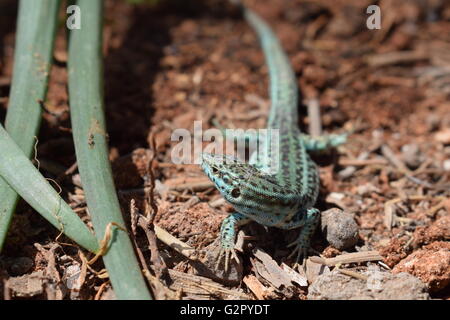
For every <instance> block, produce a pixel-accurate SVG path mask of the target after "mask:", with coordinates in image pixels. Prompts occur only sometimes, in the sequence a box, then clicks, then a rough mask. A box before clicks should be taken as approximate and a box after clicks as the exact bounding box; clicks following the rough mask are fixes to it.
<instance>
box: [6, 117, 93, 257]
mask: <svg viewBox="0 0 450 320" xmlns="http://www.w3.org/2000/svg"><path fill="white" fill-rule="evenodd" d="M0 150H1V151H2V152H1V154H0V176H1V177H2V178H3V179H4V180H5V181H6V182H7V183H8V184H9V185H10V186H11V187H12V188H13V189H14V190H15V191H16V192H17V193H19V194H20V196H21V197H22V198H23V199H24V200H25V201H26V202H27V203H28V204H30V205H31V206H32V207H33V208H34V209H35V210H36V211H37V212H39V213H40V214H41V215H42V216H43V217H44V218H45V219H47V220H48V221H49V222H50V223H51V224H53V225H54V226H55V227H56V228H58V229H59V230H60V231H61V232H64V233H65V234H66V235H67V236H68V237H69V238H71V239H72V240H74V241H75V242H77V243H78V244H79V245H81V246H83V247H84V248H86V249H88V250H89V251H91V252H96V251H97V250H98V243H97V239H96V238H95V236H94V234H93V233H92V232H91V231H90V230H89V228H88V227H87V226H86V225H85V224H84V223H83V221H81V219H80V218H79V217H78V216H77V214H76V213H75V212H73V210H72V209H71V208H70V207H69V205H68V204H67V203H66V202H65V201H64V200H63V199H62V198H61V197H60V196H59V194H58V193H57V192H56V191H55V189H53V188H52V186H51V185H50V183H49V182H48V181H47V180H46V179H45V178H44V177H43V176H42V174H41V173H40V172H39V170H38V169H37V168H36V167H35V166H34V165H33V163H32V162H31V161H30V160H29V159H28V158H27V157H26V156H25V154H24V153H23V151H22V150H21V149H20V148H19V146H18V145H17V144H16V143H15V142H14V141H13V140H12V139H11V137H10V136H9V135H8V133H7V132H6V130H5V129H4V128H3V126H2V125H0Z"/></svg>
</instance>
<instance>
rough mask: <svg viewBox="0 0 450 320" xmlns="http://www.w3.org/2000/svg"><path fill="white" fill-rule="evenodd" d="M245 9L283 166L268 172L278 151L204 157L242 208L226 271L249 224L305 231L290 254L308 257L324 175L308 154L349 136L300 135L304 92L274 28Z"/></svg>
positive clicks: (230, 235) (226, 248) (228, 235)
mask: <svg viewBox="0 0 450 320" xmlns="http://www.w3.org/2000/svg"><path fill="white" fill-rule="evenodd" d="M241 8H242V12H243V15H244V17H245V19H246V20H247V22H248V23H249V24H250V25H251V26H252V27H253V29H254V30H255V31H256V33H257V35H258V37H259V40H260V43H261V46H262V49H263V52H264V55H265V58H266V62H267V64H268V68H269V75H270V98H271V104H272V105H271V109H270V114H269V118H268V124H267V127H268V129H278V130H279V131H278V132H279V137H280V141H279V150H278V152H279V155H280V165H279V170H277V172H276V173H274V174H267V170H265V169H267V166H268V161H267V160H268V159H267V158H271V157H272V156H273V154H271V152H273V151H271V152H267V151H266V152H264V151H263V152H262V153H261V152H259V154H258V155H256V153H254V154H253V155H252V156H251V158H250V161H249V163H245V162H243V161H240V160H238V159H237V158H234V157H231V156H226V155H217V154H214V155H213V154H207V153H204V154H203V155H202V160H203V161H202V169H203V170H204V172H205V173H206V174H207V176H208V177H209V178H210V179H211V180H212V181H213V183H214V184H215V186H216V188H217V189H218V190H219V191H220V193H221V194H222V196H223V197H224V198H225V199H226V200H227V201H228V202H229V203H230V204H231V205H233V207H234V208H235V210H236V212H235V213H233V214H231V215H229V216H228V217H227V218H225V219H224V221H223V222H222V225H221V228H220V245H221V250H220V253H219V256H218V258H217V263H216V268H217V267H218V265H219V263H220V261H222V259H223V257H224V256H225V264H224V268H225V270H227V269H228V263H229V257H230V255H233V256H234V257H236V256H235V252H234V245H235V244H234V242H235V234H236V230H237V228H238V227H239V226H241V225H243V224H245V223H248V222H249V221H256V222H258V223H260V224H262V225H265V226H269V227H277V228H281V229H293V228H299V227H302V229H301V231H300V235H299V237H298V239H297V240H296V241H294V242H293V243H291V244H290V245H289V246H288V247H290V246H294V245H295V249H294V251H293V252H292V254H291V255H290V256H293V255H295V254H297V260H296V261H297V262H298V261H300V260H301V258H302V257H303V258H304V257H306V256H307V254H308V250H309V243H310V238H311V235H312V234H313V232H314V230H315V229H316V227H317V224H318V222H319V217H320V212H319V210H318V209H316V208H314V207H313V206H314V204H315V202H316V198H317V196H318V192H319V183H320V182H319V175H318V171H317V166H316V164H315V163H314V162H313V161H312V160H311V158H310V157H309V155H308V153H307V151H315V150H324V149H327V148H329V147H333V146H337V145H339V144H341V143H343V142H345V140H346V135H345V134H343V135H328V136H322V137H319V138H312V137H310V136H308V135H305V134H303V133H301V132H300V130H299V128H298V126H297V119H298V113H297V106H298V91H297V85H296V78H295V74H294V72H293V70H292V68H291V66H290V63H289V60H288V58H287V56H286V54H285V53H284V51H283V49H282V47H281V45H280V43H279V42H278V40H277V38H276V36H275V34H274V33H273V31H272V30H271V29H270V27H269V26H268V25H267V24H266V23H265V22H264V21H263V20H262V19H261V18H260V17H259V16H258V15H257V14H256V13H254V12H253V11H251V10H250V9H248V8H246V7H244V6H241Z"/></svg>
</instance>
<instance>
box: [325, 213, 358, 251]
mask: <svg viewBox="0 0 450 320" xmlns="http://www.w3.org/2000/svg"><path fill="white" fill-rule="evenodd" d="M321 219H322V221H321V222H322V232H323V233H324V235H325V237H326V239H327V241H328V242H329V243H330V244H331V245H332V246H333V247H334V248H336V249H338V250H345V249H348V248H351V247H353V246H354V245H355V244H356V243H357V242H358V225H357V224H356V222H355V219H354V217H353V215H352V214H349V213H346V212H344V211H342V210H340V209H338V208H332V209H329V210H326V211H324V212H322V218H321Z"/></svg>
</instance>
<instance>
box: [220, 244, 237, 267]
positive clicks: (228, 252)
mask: <svg viewBox="0 0 450 320" xmlns="http://www.w3.org/2000/svg"><path fill="white" fill-rule="evenodd" d="M230 256H231V258H232V259H234V260H236V261H239V259H238V256H237V254H236V250H235V249H234V248H233V249H229V248H223V247H221V248H220V250H219V252H218V254H217V256H216V265H215V267H214V270H216V271H217V270H219V265H220V263H221V262H222V259H223V257H225V261H224V270H225V272H228V268H229V265H230Z"/></svg>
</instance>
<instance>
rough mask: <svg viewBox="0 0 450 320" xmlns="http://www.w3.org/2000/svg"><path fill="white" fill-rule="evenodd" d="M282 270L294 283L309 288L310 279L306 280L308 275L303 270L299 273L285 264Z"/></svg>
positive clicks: (282, 265)
mask: <svg viewBox="0 0 450 320" xmlns="http://www.w3.org/2000/svg"><path fill="white" fill-rule="evenodd" d="M281 269H283V270H284V271H285V272H286V273H287V274H288V275H289V276H290V277H291V281H292V282H295V283H297V284H298V285H299V286H300V287H307V286H308V279H307V278H306V274H305V272H304V271H303V269H300V270H299V272H297V271H295V270H294V269H292V268H291V267H289V266H288V265H287V264H285V263H282V264H281Z"/></svg>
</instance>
